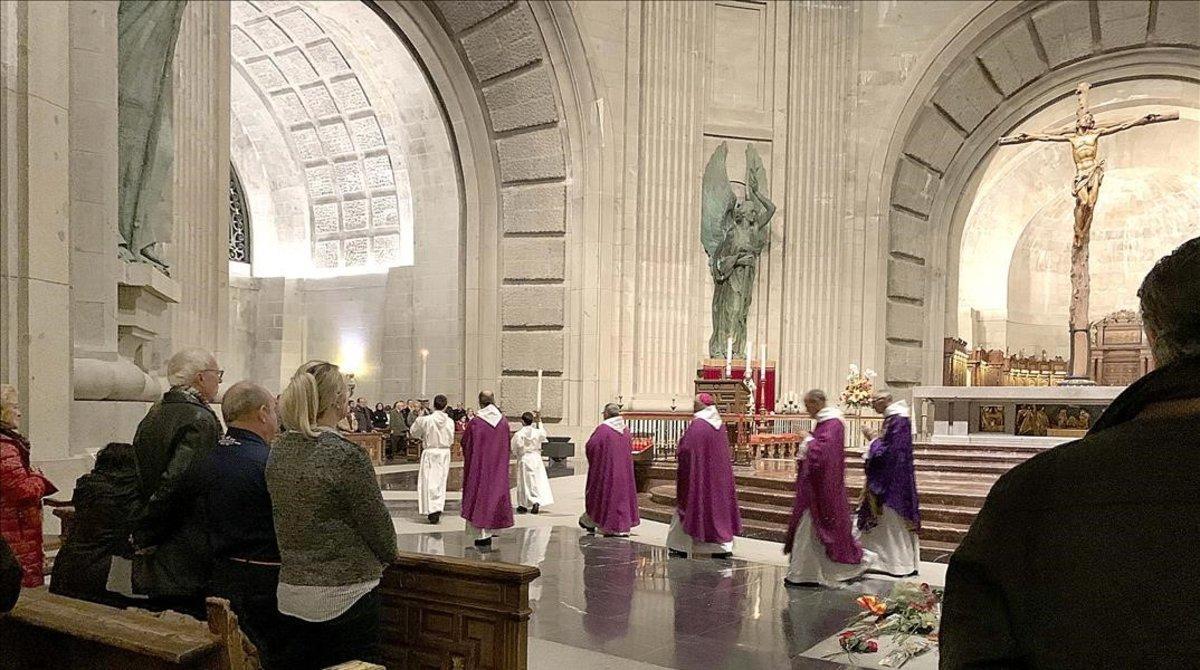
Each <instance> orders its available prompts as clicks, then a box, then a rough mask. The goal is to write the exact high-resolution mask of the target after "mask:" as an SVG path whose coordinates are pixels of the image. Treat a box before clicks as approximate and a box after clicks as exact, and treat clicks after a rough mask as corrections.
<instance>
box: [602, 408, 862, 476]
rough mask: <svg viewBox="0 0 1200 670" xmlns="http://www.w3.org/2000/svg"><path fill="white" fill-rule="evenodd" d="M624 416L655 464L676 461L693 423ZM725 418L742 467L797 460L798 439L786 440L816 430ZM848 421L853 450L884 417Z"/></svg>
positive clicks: (790, 418) (768, 417) (688, 416)
mask: <svg viewBox="0 0 1200 670" xmlns="http://www.w3.org/2000/svg"><path fill="white" fill-rule="evenodd" d="M622 416H624V417H625V421H626V422H627V423H628V424H629V431H630V432H631V433H632V434H633V438H634V441H635V442H641V441H649V442H650V443H651V446H650V449H652V450H653V454H654V460H655V461H667V462H673V461H674V460H675V449H676V447H677V445H678V444H679V438H680V437H682V436H683V433H684V431H685V430H687V427H688V425H689V424H690V423H691V421H692V413H691V412H625V413H624V414H623V415H622ZM722 418H723V419H724V420H725V423H726V425H728V426H729V441H730V444H731V446H732V447H733V453H734V460H735V462H738V463H742V464H748V463H750V462H753V461H756V460H759V459H772V458H795V448H796V446H798V444H799V439H798V438H797V439H795V440H790V439H786V438H787V437H788V436H799V435H801V434H802V433H806V432H808V431H811V430H812V426H813V419H812V417H810V416H809V415H807V414H755V415H753V416H751V415H748V414H735V415H726V416H724V417H722ZM845 420H846V446H847V448H852V449H853V448H859V447H862V446H864V443H865V442H866V440H865V438H864V437H863V434H862V429H863V428H864V427H867V428H871V429H872V430H879V429H880V427H881V426H882V425H883V417H881V416H879V415H877V414H875V413H874V412H871V411H870V410H868V411H867V413H865V414H847V415H846V417H845ZM755 436H758V437H757V438H756V437H755ZM769 436H778V437H779V438H783V439H779V440H774V439H772V438H771V437H769Z"/></svg>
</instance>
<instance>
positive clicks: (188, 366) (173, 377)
mask: <svg viewBox="0 0 1200 670" xmlns="http://www.w3.org/2000/svg"><path fill="white" fill-rule="evenodd" d="M216 366H217V357H216V356H213V355H212V353H210V352H209V351H206V350H204V349H201V348H199V347H191V348H188V349H182V350H180V351H177V352H175V355H174V356H172V357H171V358H170V359H169V360H168V361H167V383H168V384H170V386H171V388H178V387H180V386H191V385H192V382H193V381H194V380H195V379H196V375H198V374H200V373H201V372H203V371H204V370H207V369H209V368H215V367H216Z"/></svg>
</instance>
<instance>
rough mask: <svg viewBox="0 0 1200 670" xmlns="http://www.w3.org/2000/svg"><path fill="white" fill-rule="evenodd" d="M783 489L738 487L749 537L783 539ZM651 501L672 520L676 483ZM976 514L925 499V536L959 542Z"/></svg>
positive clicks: (786, 508)
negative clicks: (781, 490) (926, 502)
mask: <svg viewBox="0 0 1200 670" xmlns="http://www.w3.org/2000/svg"><path fill="white" fill-rule="evenodd" d="M781 493H782V492H779V491H776V490H773V489H757V490H756V489H754V488H739V489H738V511H739V512H741V516H742V524H743V526H744V527H745V528H743V532H742V534H743V535H744V536H745V537H754V538H757V539H762V540H772V541H775V542H782V541H783V539H784V535H785V533H786V531H787V524H788V520H789V518H790V517H791V514H792V496H791V495H782V494H781ZM856 500H857V498H855V499H854V500H847V501H846V503H847V505H848V506H849V507H850V509H851V513H853V510H854V508H855V506H856V505H857V502H856ZM644 502H645V499H643V504H644ZM649 502H651V503H653V505H654V506H655V507H658V508H660V509H661V510H663V511H665V513H666V520H667V521H670V520H671V513H672V512H673V511H674V509H675V486H674V485H672V484H663V485H660V486H655V487H653V488H651V489H650V493H649ZM974 518H975V510H973V509H971V508H969V507H959V506H952V505H936V504H925V503H922V505H921V521H922V523H921V532H920V536H921V540H922V541H923V542H924V541H925V540H930V541H934V542H944V543H947V544H953V545H957V544H958V543H959V542H961V541H962V538H963V537H965V536H966V534H967V529H968V528H970V526H971V521H972V520H973V519H974ZM656 520H657V519H656Z"/></svg>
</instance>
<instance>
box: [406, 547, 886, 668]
mask: <svg viewBox="0 0 1200 670" xmlns="http://www.w3.org/2000/svg"><path fill="white" fill-rule="evenodd" d="M397 540H398V542H399V545H400V548H401V549H405V550H409V551H420V552H424V553H431V554H439V555H449V556H463V557H466V558H477V559H479V560H485V561H505V562H512V563H524V564H526V565H535V566H537V567H538V568H540V569H541V571H542V576H541V577H540V578H539V579H537V580H536V581H534V582H533V584H531V586H530V601H531V606H532V608H533V610H534V613H533V617H532V619H531V621H530V627H529V630H530V636H531V637H533V638H537V639H542V640H549V641H551V642H555V643H559V644H563V645H568V646H571V647H578V648H583V649H588V650H592V651H596V652H601V653H603V654H606V655H608V656H610V657H613V658H612V660H611V663H612V664H611V665H608V664H605V665H602V666H598V667H620V659H629V660H633V661H640V662H643V663H649V664H653V665H657V666H661V667H665V668H678V669H681V670H693V669H695V670H701V669H703V670H717V669H721V668H728V669H730V670H733V669H737V670H757V669H759V668H762V669H767V668H825V669H829V668H837V667H847V666H842V665H841V664H840V663H831V662H825V661H820V660H815V659H810V658H804V657H800V656H799V655H800V654H801V653H803V652H804V651H806V650H808V649H809V648H811V647H813V646H814V645H816V644H817V643H818V642H819V641H821V640H823V639H825V638H827V637H829V636H831V635H834V634H836V633H837V632H838V631H839V629H840V627H841V625H842V623H843V622H844V621H845V620H846V618H847V617H848V616H850V615H851V614H853V613H854V612H855V611H856V610H857V607H856V606H855V604H854V600H855V598H857V597H858V596H859V595H862V594H863V593H886V592H887V591H888V590H890V588H891V583H890V582H886V581H875V580H865V581H862V582H858V583H855V584H852V585H850V586H848V587H847V588H844V589H841V590H827V589H815V588H814V589H797V588H785V587H784V586H783V576H784V573H785V572H786V569H785V568H783V567H779V566H771V565H762V564H757V563H751V562H747V561H742V560H738V559H734V560H727V561H719V560H714V559H693V560H689V559H679V558H669V557H668V556H667V550H666V549H665V548H663V547H659V546H652V545H647V544H642V543H639V542H637V541H635V540H627V539H618V538H603V537H595V536H589V535H586V534H584V533H583V532H582V531H579V530H577V529H572V528H567V527H563V526H553V527H551V526H547V527H533V528H514V529H509V530H506V531H503V533H502V534H501V535H499V536H498V537H497V538H496V540H495V543H494V546H493V548H492V549H491V550H490V551H487V552H482V553H481V552H480V551H479V550H477V549H475V548H474V547H465V546H464V545H465V544H466V543H465V540H464V537H463V534H462V533H461V532H446V533H423V534H409V535H400V536H398V538H397ZM534 660H535V659H532V658H531V659H530V662H531V667H533V666H534V665H535V664H534ZM572 670H586V669H584V668H573V669H572Z"/></svg>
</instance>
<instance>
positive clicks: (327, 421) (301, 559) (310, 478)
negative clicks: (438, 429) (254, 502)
mask: <svg viewBox="0 0 1200 670" xmlns="http://www.w3.org/2000/svg"><path fill="white" fill-rule="evenodd" d="M349 394H350V392H349V389H348V387H347V385H346V380H345V378H344V377H343V376H342V373H341V371H340V370H338V367H337V366H336V365H334V364H332V363H327V362H325V361H309V362H308V363H305V364H304V365H302V366H300V369H299V370H297V371H296V374H295V375H293V376H292V380H291V382H290V383H289V384H288V387H287V388H286V389H285V390H284V392H283V407H282V410H283V411H282V415H283V425H284V427H285V428H286V429H287V431H286V432H285V433H284V434H283V435H281V436H280V437H279V438H277V439H276V440H275V442H274V444H272V446H271V455H270V457H269V459H268V461H267V489H268V490H269V491H270V494H271V506H272V511H273V514H274V517H275V535H276V538H277V539H278V541H279V555H280V561H281V564H282V565H281V568H280V572H279V588H278V596H279V611H280V612H281V613H282V614H284V615H286V619H287V624H286V625H287V629H288V630H287V634H288V638H289V639H290V641H291V643H290V644H289V645H288V650H287V653H288V655H290V656H291V657H292V658H291V659H290V661H289V662H287V663H284V664H283V665H282V666H281V667H288V668H324V667H328V666H331V665H337V664H339V663H343V662H345V661H351V660H364V661H374V662H378V651H377V646H378V642H379V616H380V599H379V589H378V587H379V578H380V577H381V576H382V575H383V569H384V567H385V566H386V565H387V564H388V563H390V562H391V561H392V560H393V559H394V558H395V557H396V532H395V529H394V528H393V526H392V519H391V516H390V515H389V514H388V511H387V508H386V507H384V505H383V496H382V495H381V494H380V492H379V485H378V484H377V483H376V480H375V471H374V469H373V468H372V466H371V461H370V459H368V457H367V454H366V452H364V451H363V450H362V448H360V447H359V446H357V445H355V444H354V443H352V442H350V441H348V440H346V439H345V438H343V437H342V436H341V435H339V434H338V432H337V430H336V426H337V424H338V421H340V420H341V419H342V418H343V417H345V416H346V412H347V410H348V396H349Z"/></svg>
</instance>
